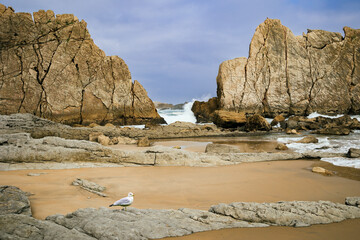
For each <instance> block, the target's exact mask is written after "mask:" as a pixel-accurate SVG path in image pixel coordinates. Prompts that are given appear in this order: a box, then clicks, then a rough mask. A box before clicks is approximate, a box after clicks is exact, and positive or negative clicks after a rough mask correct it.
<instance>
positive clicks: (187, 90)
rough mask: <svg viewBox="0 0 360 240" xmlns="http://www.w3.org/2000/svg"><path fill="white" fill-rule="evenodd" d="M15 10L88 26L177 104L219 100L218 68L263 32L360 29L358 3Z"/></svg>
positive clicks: (162, 97)
mask: <svg viewBox="0 0 360 240" xmlns="http://www.w3.org/2000/svg"><path fill="white" fill-rule="evenodd" d="M1 3H2V4H4V5H5V6H7V7H8V6H11V7H13V8H14V10H15V12H30V13H33V12H37V11H38V10H40V9H43V10H53V11H54V13H55V14H65V13H72V14H74V15H75V16H77V17H78V18H79V20H80V21H81V19H84V20H85V21H86V22H87V28H88V30H89V33H90V35H91V38H92V39H93V40H94V42H95V44H96V45H97V46H98V47H99V48H100V49H102V50H103V51H104V52H105V53H106V55H108V56H111V55H117V56H119V57H121V58H122V59H124V60H125V62H126V64H127V65H128V67H129V69H130V72H131V75H132V79H133V81H134V80H138V81H139V82H140V83H141V84H142V85H143V86H144V88H145V89H146V91H147V93H148V96H149V97H150V98H151V99H152V100H153V101H158V102H164V103H171V104H178V103H184V102H190V101H192V99H206V98H207V97H214V96H216V76H217V73H218V68H219V65H220V64H221V63H222V62H223V61H225V60H229V59H233V58H237V57H248V50H249V45H250V41H251V39H252V36H253V34H254V33H255V29H256V27H257V26H258V25H259V24H261V23H262V22H263V21H265V19H266V18H267V17H268V18H273V19H280V21H281V23H282V24H283V25H284V26H286V27H288V28H289V29H290V30H291V31H292V32H293V33H294V34H295V35H301V34H302V33H303V32H306V31H307V29H322V30H326V31H331V32H340V33H341V34H342V35H344V34H343V30H342V28H343V27H345V26H348V27H351V28H355V29H358V28H360V14H358V13H359V12H360V2H359V1H354V0H345V1H341V2H338V1H333V0H329V1H326V0H314V1H311V2H310V1H298V0H276V1H271V2H269V1H263V0H255V1H252V2H251V3H250V2H247V1H233V0H227V1H221V2H220V1H197V2H192V1H189V0H184V1H180V0H171V1H165V0H156V1H151V3H149V2H147V1H141V0H140V1H133V2H127V1H115V0H106V1H103V2H101V3H98V2H97V1H94V0H90V1H69V0H64V1H61V2H59V1H49V0H47V1H45V0H34V1H31V2H30V1H26V0H4V1H1Z"/></svg>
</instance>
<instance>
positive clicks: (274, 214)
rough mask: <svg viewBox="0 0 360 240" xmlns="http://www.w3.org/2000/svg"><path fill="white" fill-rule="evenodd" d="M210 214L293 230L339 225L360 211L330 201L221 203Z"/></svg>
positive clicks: (212, 208)
mask: <svg viewBox="0 0 360 240" xmlns="http://www.w3.org/2000/svg"><path fill="white" fill-rule="evenodd" d="M209 211H210V212H213V213H216V214H221V215H224V216H230V217H232V218H234V219H237V220H242V221H247V222H252V223H266V224H270V225H277V226H294V227H299V226H310V225H312V224H325V223H332V222H340V221H343V220H345V219H349V218H359V217H360V208H357V207H352V206H347V205H344V204H340V203H332V202H329V201H318V202H307V201H294V202H277V203H252V202H249V203H245V202H239V203H231V204H224V203H222V204H219V205H215V206H212V207H211V208H210V210H209Z"/></svg>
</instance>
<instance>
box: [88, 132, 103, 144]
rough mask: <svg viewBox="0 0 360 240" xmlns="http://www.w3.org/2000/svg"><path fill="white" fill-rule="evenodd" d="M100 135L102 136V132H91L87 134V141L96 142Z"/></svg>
mask: <svg viewBox="0 0 360 240" xmlns="http://www.w3.org/2000/svg"><path fill="white" fill-rule="evenodd" d="M100 135H103V133H102V132H92V133H90V134H89V141H92V142H97V141H98V138H99V136H100Z"/></svg>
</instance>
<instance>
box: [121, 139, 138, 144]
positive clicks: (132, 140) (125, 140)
mask: <svg viewBox="0 0 360 240" xmlns="http://www.w3.org/2000/svg"><path fill="white" fill-rule="evenodd" d="M136 143H137V141H136V140H135V139H132V138H128V137H117V144H136Z"/></svg>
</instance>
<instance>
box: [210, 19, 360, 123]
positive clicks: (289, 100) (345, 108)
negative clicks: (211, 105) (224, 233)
mask: <svg viewBox="0 0 360 240" xmlns="http://www.w3.org/2000/svg"><path fill="white" fill-rule="evenodd" d="M344 32H345V37H344V38H343V37H342V35H341V34H340V33H333V32H327V31H323V30H308V32H307V34H304V35H303V36H295V35H294V34H293V33H292V32H291V31H290V29H289V28H287V27H285V26H283V25H282V24H281V23H280V21H279V20H276V19H266V20H265V22H264V23H262V24H260V25H259V26H258V27H257V29H256V31H255V34H254V36H253V39H252V41H251V44H250V52H249V57H248V58H236V59H233V60H228V61H225V62H223V63H222V64H221V65H220V68H219V74H218V76H217V86H218V90H217V96H218V101H219V108H220V109H224V110H229V111H238V112H239V111H244V112H246V113H260V114H263V115H265V116H269V117H274V116H276V115H278V114H280V113H284V114H295V115H305V114H310V113H312V112H319V113H324V114H333V113H359V112H360V30H359V29H351V28H349V27H344Z"/></svg>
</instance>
